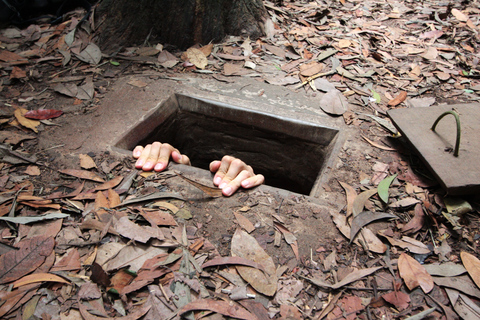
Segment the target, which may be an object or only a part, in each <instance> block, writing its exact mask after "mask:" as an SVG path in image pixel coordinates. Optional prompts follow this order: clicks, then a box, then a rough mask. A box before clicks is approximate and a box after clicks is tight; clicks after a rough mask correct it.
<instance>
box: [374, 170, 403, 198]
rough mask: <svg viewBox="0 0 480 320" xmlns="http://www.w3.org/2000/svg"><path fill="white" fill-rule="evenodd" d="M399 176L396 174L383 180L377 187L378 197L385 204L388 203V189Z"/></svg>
mask: <svg viewBox="0 0 480 320" xmlns="http://www.w3.org/2000/svg"><path fill="white" fill-rule="evenodd" d="M397 175H398V174H394V175H393V176H390V177H387V178H385V179H383V180H382V181H380V183H379V184H378V186H377V190H378V196H379V197H380V199H381V200H382V201H383V202H384V203H388V189H389V188H390V184H391V183H392V181H393V180H395V178H396V177H397Z"/></svg>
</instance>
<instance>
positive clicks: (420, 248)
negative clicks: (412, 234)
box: [378, 232, 431, 254]
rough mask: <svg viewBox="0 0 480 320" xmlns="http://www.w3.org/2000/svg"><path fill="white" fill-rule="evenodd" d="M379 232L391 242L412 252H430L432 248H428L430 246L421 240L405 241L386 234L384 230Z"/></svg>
mask: <svg viewBox="0 0 480 320" xmlns="http://www.w3.org/2000/svg"><path fill="white" fill-rule="evenodd" d="M378 234H379V235H381V236H382V237H384V238H386V239H387V240H388V242H390V244H392V245H394V246H398V247H400V248H403V249H408V251H410V252H412V253H418V254H428V253H430V252H431V250H430V249H428V247H427V246H426V245H424V244H423V243H421V242H418V241H417V242H418V243H412V241H404V240H399V239H395V238H392V237H389V236H386V235H384V234H383V233H382V232H378ZM404 238H407V239H411V238H408V237H404ZM404 238H402V239H404Z"/></svg>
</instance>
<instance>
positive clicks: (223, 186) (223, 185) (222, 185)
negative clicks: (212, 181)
mask: <svg viewBox="0 0 480 320" xmlns="http://www.w3.org/2000/svg"><path fill="white" fill-rule="evenodd" d="M226 185H227V184H226V183H225V182H224V183H222V184H221V185H219V186H218V187H219V188H220V189H223V188H225V186H226Z"/></svg>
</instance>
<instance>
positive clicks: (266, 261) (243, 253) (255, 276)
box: [231, 229, 277, 296]
mask: <svg viewBox="0 0 480 320" xmlns="http://www.w3.org/2000/svg"><path fill="white" fill-rule="evenodd" d="M231 250H232V256H237V257H242V258H246V259H249V260H252V261H254V262H257V263H259V264H261V265H263V267H264V268H265V271H266V272H262V271H260V270H258V269H255V268H251V267H242V266H237V270H238V273H240V275H241V276H242V278H243V279H245V281H247V282H248V283H250V285H251V286H252V287H253V288H254V289H255V290H257V291H258V292H260V293H263V294H265V295H267V296H273V295H274V294H275V292H276V290H277V276H276V268H275V264H274V262H273V259H272V258H271V257H270V256H269V255H268V254H267V253H266V252H265V251H264V250H263V249H262V247H260V245H259V244H258V242H257V240H255V238H253V237H252V236H250V235H249V234H248V233H246V232H245V231H243V230H241V229H237V231H235V234H234V235H233V238H232V244H231Z"/></svg>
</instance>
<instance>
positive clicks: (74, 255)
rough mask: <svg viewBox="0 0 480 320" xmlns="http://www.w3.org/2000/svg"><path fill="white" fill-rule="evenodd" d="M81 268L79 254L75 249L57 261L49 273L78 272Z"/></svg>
mask: <svg viewBox="0 0 480 320" xmlns="http://www.w3.org/2000/svg"><path fill="white" fill-rule="evenodd" d="M81 268H82V265H81V264H80V254H79V253H78V250H77V249H72V250H70V251H69V252H68V253H67V254H66V255H65V256H64V257H63V258H62V259H61V260H60V261H58V262H57V263H56V264H55V265H54V266H53V267H52V268H51V270H50V271H51V272H54V271H71V270H80V269H81Z"/></svg>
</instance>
